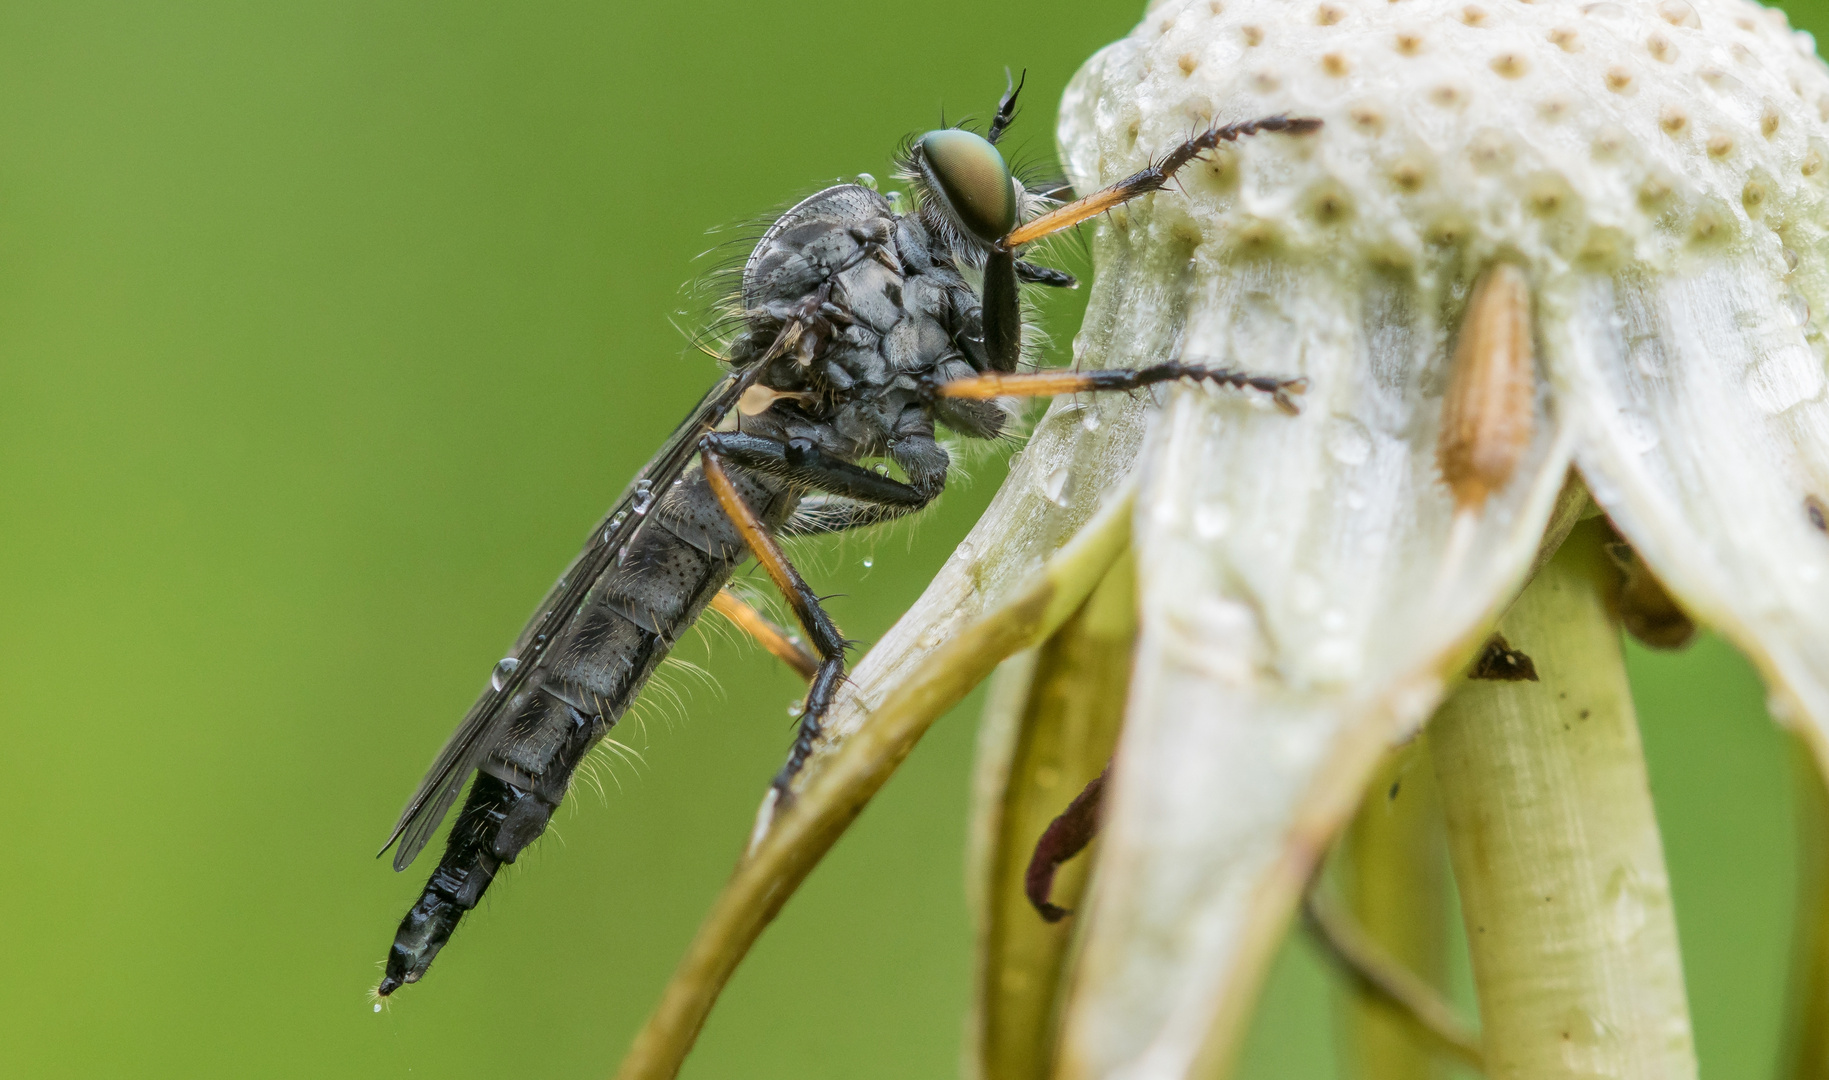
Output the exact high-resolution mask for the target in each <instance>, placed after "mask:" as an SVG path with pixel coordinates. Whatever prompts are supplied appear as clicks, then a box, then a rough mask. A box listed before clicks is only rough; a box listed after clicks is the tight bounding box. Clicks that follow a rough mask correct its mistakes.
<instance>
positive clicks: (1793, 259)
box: [1785, 248, 1797, 274]
mask: <svg viewBox="0 0 1829 1080" xmlns="http://www.w3.org/2000/svg"><path fill="white" fill-rule="evenodd" d="M1795 269H1797V252H1795V251H1792V250H1791V249H1790V248H1786V249H1785V273H1787V274H1788V273H1790V272H1791V271H1793V270H1795Z"/></svg>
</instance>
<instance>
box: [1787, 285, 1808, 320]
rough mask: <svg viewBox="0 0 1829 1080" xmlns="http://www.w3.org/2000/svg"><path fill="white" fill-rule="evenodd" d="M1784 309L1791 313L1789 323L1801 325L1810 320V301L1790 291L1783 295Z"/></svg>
mask: <svg viewBox="0 0 1829 1080" xmlns="http://www.w3.org/2000/svg"><path fill="white" fill-rule="evenodd" d="M1785 310H1786V311H1788V312H1790V313H1791V325H1793V326H1802V325H1804V324H1805V323H1807V322H1809V321H1810V301H1808V300H1805V299H1804V298H1803V297H1801V296H1799V295H1797V294H1796V293H1792V294H1790V295H1789V296H1787V297H1785Z"/></svg>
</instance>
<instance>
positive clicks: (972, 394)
mask: <svg viewBox="0 0 1829 1080" xmlns="http://www.w3.org/2000/svg"><path fill="white" fill-rule="evenodd" d="M1180 379H1190V380H1193V381H1194V382H1210V383H1213V384H1215V385H1218V386H1235V387H1238V388H1239V389H1241V390H1243V389H1250V390H1256V391H1259V392H1260V393H1265V394H1269V395H1270V399H1271V400H1272V401H1274V402H1276V405H1277V408H1279V409H1282V410H1283V411H1284V412H1286V413H1289V414H1290V415H1292V416H1293V415H1295V413H1296V412H1298V411H1299V410H1298V409H1297V408H1296V403H1295V399H1294V397H1292V396H1291V395H1294V394H1300V393H1301V392H1302V391H1304V390H1306V389H1308V380H1307V379H1304V378H1293V379H1283V378H1277V377H1275V376H1270V375H1252V374H1249V373H1247V372H1243V371H1238V370H1235V369H1233V368H1224V367H1209V366H1207V365H1205V364H1186V363H1183V362H1181V361H1179V360H1170V361H1168V362H1167V363H1162V364H1152V365H1150V366H1149V367H1144V368H1111V369H1106V370H1100V371H1036V372H1031V373H1027V374H1022V375H1015V374H1010V375H1005V374H1000V373H996V372H993V373H990V374H986V375H976V376H972V377H969V378H964V379H952V380H950V381H948V382H943V383H936V384H934V385H933V386H932V387H931V388H930V392H931V393H932V394H933V395H934V397H936V398H965V399H968V400H975V401H983V400H988V399H990V398H999V397H1053V396H1054V395H1056V394H1080V393H1086V392H1088V391H1094V390H1138V389H1141V388H1143V387H1145V386H1153V385H1155V384H1156V383H1164V382H1175V381H1177V380H1180Z"/></svg>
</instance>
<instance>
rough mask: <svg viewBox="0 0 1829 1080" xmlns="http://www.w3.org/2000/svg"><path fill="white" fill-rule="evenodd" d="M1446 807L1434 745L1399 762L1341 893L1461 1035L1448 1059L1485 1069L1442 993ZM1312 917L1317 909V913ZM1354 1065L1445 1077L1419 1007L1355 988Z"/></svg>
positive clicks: (1367, 820) (1348, 860) (1388, 774)
mask: <svg viewBox="0 0 1829 1080" xmlns="http://www.w3.org/2000/svg"><path fill="white" fill-rule="evenodd" d="M1442 830H1443V827H1442V811H1441V801H1440V798H1439V796H1438V794H1437V792H1436V787H1435V771H1434V765H1433V763H1432V762H1431V760H1430V755H1429V746H1428V741H1427V740H1426V739H1423V738H1417V739H1414V740H1412V741H1411V742H1410V743H1409V744H1408V745H1407V746H1405V747H1403V748H1402V749H1401V750H1399V751H1397V752H1395V753H1393V754H1391V755H1390V756H1389V757H1388V758H1386V759H1385V761H1384V763H1383V764H1382V765H1381V766H1380V767H1379V770H1378V772H1377V773H1376V774H1375V775H1374V776H1373V777H1372V781H1371V783H1370V784H1369V785H1367V787H1366V794H1365V801H1364V802H1363V803H1362V804H1361V805H1360V808H1359V813H1358V814H1357V815H1355V816H1354V818H1353V823H1352V824H1351V825H1350V826H1348V828H1347V832H1346V836H1345V842H1344V844H1343V845H1342V847H1341V851H1340V856H1341V857H1340V861H1339V864H1338V866H1339V871H1340V879H1341V880H1340V883H1341V885H1342V892H1343V894H1344V896H1345V898H1346V903H1347V907H1348V909H1349V910H1350V911H1351V913H1352V919H1353V922H1354V923H1355V924H1357V927H1358V929H1359V930H1360V931H1362V932H1363V934H1364V936H1365V937H1366V938H1367V939H1368V940H1369V942H1370V943H1371V944H1373V945H1375V946H1376V947H1377V948H1378V949H1379V950H1380V951H1381V952H1382V953H1383V954H1384V955H1385V956H1386V957H1388V963H1389V965H1390V966H1391V967H1393V968H1394V969H1395V970H1397V971H1399V972H1401V973H1402V974H1404V975H1407V976H1408V977H1409V978H1410V979H1412V980H1414V981H1415V983H1416V984H1417V988H1418V989H1420V990H1421V991H1424V992H1426V993H1427V994H1428V995H1429V998H1430V1004H1429V1005H1428V1006H1427V1007H1428V1008H1430V1009H1433V1010H1434V1013H1436V1014H1439V1015H1434V1019H1436V1020H1437V1021H1438V1023H1437V1024H1435V1025H1432V1026H1431V1030H1432V1032H1433V1031H1438V1030H1441V1029H1443V1027H1444V1025H1447V1027H1446V1030H1448V1031H1450V1032H1452V1034H1451V1035H1450V1036H1449V1037H1448V1042H1449V1044H1450V1045H1452V1047H1453V1049H1452V1050H1450V1051H1449V1053H1450V1054H1451V1055H1452V1056H1454V1057H1455V1058H1457V1059H1459V1060H1462V1061H1463V1062H1465V1061H1466V1060H1467V1058H1468V1056H1469V1055H1468V1052H1467V1051H1468V1049H1469V1047H1471V1056H1472V1058H1473V1060H1474V1062H1475V1063H1476V1064H1477V1061H1478V1057H1479V1043H1478V1040H1477V1038H1472V1037H1470V1036H1469V1035H1468V1034H1467V1033H1466V1032H1465V1025H1463V1024H1461V1023H1460V1022H1459V1020H1458V1018H1456V1017H1455V1016H1454V1014H1453V1013H1452V1012H1444V1010H1445V1009H1446V1006H1445V1003H1443V1002H1441V1000H1440V995H1439V991H1440V989H1441V987H1442V986H1443V985H1444V984H1445V983H1446V981H1447V940H1448V915H1447V903H1446V900H1447V887H1448V883H1447V865H1448V856H1447V848H1446V845H1445V841H1444V839H1443V835H1442ZM1311 910H1313V906H1312V905H1311ZM1346 1011H1347V1015H1346V1029H1347V1030H1346V1034H1347V1043H1348V1046H1349V1052H1348V1055H1347V1056H1348V1060H1349V1062H1350V1068H1351V1069H1352V1072H1353V1075H1355V1076H1357V1077H1359V1078H1360V1080H1429V1078H1431V1077H1435V1076H1438V1075H1440V1073H1441V1071H1442V1070H1441V1065H1440V1056H1441V1054H1442V1053H1443V1048H1442V1044H1441V1043H1440V1042H1439V1041H1438V1040H1436V1039H1434V1038H1431V1039H1429V1041H1426V1042H1425V1041H1422V1040H1419V1039H1418V1035H1417V1027H1418V1023H1419V1021H1418V1020H1417V1019H1416V1017H1415V1013H1416V1008H1415V1007H1414V1006H1412V1007H1408V1008H1400V1007H1395V1006H1394V1004H1393V1002H1392V1001H1391V1000H1390V999H1389V997H1388V996H1386V995H1381V994H1376V993H1370V994H1369V993H1366V992H1364V990H1363V989H1361V988H1359V987H1355V992H1354V993H1352V994H1351V995H1350V996H1349V997H1348V998H1347V1001H1346Z"/></svg>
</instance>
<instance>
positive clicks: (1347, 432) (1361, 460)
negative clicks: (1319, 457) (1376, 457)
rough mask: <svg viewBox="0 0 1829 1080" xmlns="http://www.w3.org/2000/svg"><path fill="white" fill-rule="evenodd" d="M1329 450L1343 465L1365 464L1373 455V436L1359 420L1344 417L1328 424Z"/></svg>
mask: <svg viewBox="0 0 1829 1080" xmlns="http://www.w3.org/2000/svg"><path fill="white" fill-rule="evenodd" d="M1327 452H1328V453H1329V454H1330V455H1332V456H1333V459H1334V460H1335V461H1338V462H1339V463H1340V464H1342V465H1346V466H1349V467H1350V466H1355V465H1363V464H1365V459H1366V458H1368V457H1370V456H1371V455H1372V438H1371V436H1369V435H1367V434H1366V433H1365V428H1364V427H1362V426H1361V425H1360V424H1359V423H1358V422H1357V421H1353V420H1344V419H1343V420H1340V421H1338V422H1336V423H1334V424H1331V425H1329V426H1328V429H1327Z"/></svg>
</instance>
